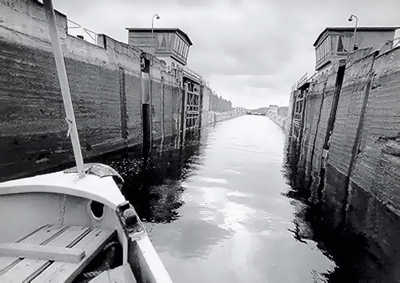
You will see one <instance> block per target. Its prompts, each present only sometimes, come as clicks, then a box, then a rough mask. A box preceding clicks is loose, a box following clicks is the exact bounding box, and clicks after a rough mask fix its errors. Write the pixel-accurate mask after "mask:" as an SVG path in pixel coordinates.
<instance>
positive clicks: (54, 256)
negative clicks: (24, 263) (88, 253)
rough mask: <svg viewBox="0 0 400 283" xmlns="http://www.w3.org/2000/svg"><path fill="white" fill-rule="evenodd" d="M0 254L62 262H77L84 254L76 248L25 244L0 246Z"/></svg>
mask: <svg viewBox="0 0 400 283" xmlns="http://www.w3.org/2000/svg"><path fill="white" fill-rule="evenodd" d="M0 254H1V255H5V256H13V257H17V258H20V257H23V258H29V259H43V260H54V261H64V262H74V263H77V262H79V261H80V260H81V259H82V258H83V257H84V256H85V252H84V251H83V250H80V249H76V248H62V247H51V246H42V245H32V244H26V243H5V244H0Z"/></svg>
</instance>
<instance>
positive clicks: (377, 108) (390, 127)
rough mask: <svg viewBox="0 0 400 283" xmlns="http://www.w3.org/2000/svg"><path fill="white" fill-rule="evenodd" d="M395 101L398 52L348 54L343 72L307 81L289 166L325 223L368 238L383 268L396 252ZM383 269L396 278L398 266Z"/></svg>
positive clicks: (399, 201)
mask: <svg viewBox="0 0 400 283" xmlns="http://www.w3.org/2000/svg"><path fill="white" fill-rule="evenodd" d="M340 68H343V69H342V70H344V77H343V81H342V82H341V81H340V79H339V81H338V78H339V77H340V76H341V75H339V73H341V72H342V71H341V70H340ZM399 95H400V48H395V49H393V50H389V51H387V52H385V53H383V54H379V52H377V51H374V50H373V49H372V48H365V49H361V50H357V51H355V52H352V53H351V54H349V55H348V57H347V59H346V62H345V67H344V65H343V67H341V66H340V65H339V64H337V65H335V66H333V67H332V68H331V70H330V71H329V72H328V73H326V74H322V75H320V76H317V77H315V78H314V79H313V80H312V82H311V83H310V87H309V89H308V92H307V95H306V104H305V110H304V112H303V116H304V121H303V123H302V125H301V129H302V132H303V136H302V139H301V141H300V146H299V149H298V150H299V152H300V156H299V157H298V159H297V160H294V162H295V163H296V166H297V174H298V175H301V177H300V179H304V180H306V181H307V180H308V182H305V186H306V187H305V189H308V190H309V191H310V194H311V196H312V197H313V198H314V199H317V201H319V202H321V203H322V204H323V205H322V210H321V217H322V219H323V221H324V222H325V223H329V226H330V227H331V228H333V229H343V227H345V229H347V230H351V231H353V232H355V233H356V234H361V235H364V236H366V238H367V239H368V240H367V241H368V246H369V250H370V252H371V253H372V254H375V255H377V256H378V258H380V259H382V260H383V262H385V260H388V259H389V258H390V256H393V251H396V250H399V248H400V244H399V243H398V241H397V240H396V237H397V235H398V231H399V229H400V224H399V220H400V124H399V115H400V102H399V100H398V97H399ZM335 97H336V99H335ZM293 103H295V101H294V102H293ZM335 104H336V105H337V108H336V107H335ZM293 127H294V126H293V123H292V128H293ZM291 130H293V129H291ZM330 131H332V136H330V134H329V132H330ZM327 141H329V142H327ZM292 143H293V141H292ZM291 146H292V147H293V148H295V145H294V144H292V145H291ZM313 198H312V199H313ZM396 231H397V232H396ZM385 264H387V268H388V270H391V272H390V273H389V272H388V273H387V274H388V276H389V274H391V275H390V276H394V277H393V278H396V276H399V275H400V274H399V272H398V270H399V267H400V266H398V265H399V264H398V263H396V262H386V263H385ZM387 279H388V280H389V279H390V278H387Z"/></svg>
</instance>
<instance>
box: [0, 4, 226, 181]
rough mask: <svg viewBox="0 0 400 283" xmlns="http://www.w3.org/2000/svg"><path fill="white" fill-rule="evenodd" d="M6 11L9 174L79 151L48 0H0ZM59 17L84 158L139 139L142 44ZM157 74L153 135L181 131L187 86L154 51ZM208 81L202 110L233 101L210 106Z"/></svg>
mask: <svg viewBox="0 0 400 283" xmlns="http://www.w3.org/2000/svg"><path fill="white" fill-rule="evenodd" d="M0 11H1V15H2V17H1V20H2V24H1V26H0V45H1V48H0V66H1V73H2V75H1V80H0V130H1V139H0V172H2V173H0V181H3V180H7V179H13V178H16V177H19V176H24V175H26V174H30V173H33V172H37V171H40V170H43V169H46V168H51V167H54V166H58V165H60V164H64V163H68V162H71V161H73V154H72V146H71V142H70V139H69V138H67V132H68V126H67V124H66V121H65V111H64V106H63V102H62V97H61V93H60V88H59V81H58V76H57V72H56V66H55V61H54V55H53V52H52V45H51V42H50V39H49V35H48V26H47V21H46V17H45V14H44V9H43V5H42V4H40V3H39V2H37V1H33V0H32V1H30V0H23V1H15V2H14V1H6V0H0ZM56 18H57V25H58V28H59V35H60V38H61V44H62V49H63V53H64V57H65V63H66V69H67V76H68V80H69V83H70V90H71V95H72V102H73V106H74V111H75V115H76V121H77V127H78V133H79V138H80V142H81V147H82V153H83V156H84V158H90V157H93V156H97V155H100V154H103V153H106V152H111V151H115V150H118V149H121V148H124V147H128V146H132V145H138V144H140V143H141V142H142V140H143V137H142V134H143V129H142V113H141V112H142V88H141V85H142V80H141V70H140V61H139V60H140V54H141V50H140V49H138V48H136V47H134V46H129V45H127V44H125V43H121V42H118V41H116V40H114V39H112V38H110V37H108V36H106V35H98V38H97V45H95V44H91V43H89V42H87V41H84V40H82V39H80V38H77V37H74V36H71V35H69V34H68V32H67V17H66V16H65V15H63V14H61V13H59V12H56ZM151 75H152V83H151V91H152V93H151V104H152V106H151V114H152V116H151V117H152V121H151V122H152V138H153V140H157V139H160V138H163V137H166V136H173V135H178V134H179V132H180V130H181V124H182V121H181V119H182V115H181V114H182V113H181V112H182V96H183V88H182V87H181V86H180V85H179V84H178V83H177V81H176V77H173V76H172V75H170V74H169V73H167V72H165V71H163V68H162V66H161V64H160V61H159V60H157V59H156V58H154V64H153V67H152V68H151ZM202 88H203V93H204V94H205V95H204V98H203V99H202V111H203V112H202V116H204V117H208V116H207V112H208V111H210V110H213V111H228V110H231V109H232V108H231V109H229V105H230V104H228V106H227V104H226V103H222V104H221V103H219V106H218V104H217V105H214V106H213V107H212V108H211V106H210V103H211V99H210V97H211V96H212V95H211V90H210V89H209V88H208V87H207V86H202ZM216 100H217V102H218V101H219V100H218V99H216ZM220 100H221V99H220ZM223 102H225V101H223ZM205 123H207V119H205Z"/></svg>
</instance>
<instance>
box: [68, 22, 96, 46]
mask: <svg viewBox="0 0 400 283" xmlns="http://www.w3.org/2000/svg"><path fill="white" fill-rule="evenodd" d="M67 21H68V22H69V23H71V24H74V25H75V26H72V27H71V26H68V30H69V29H82V30H83V31H84V32H85V33H86V34H87V35H88V36H89V37H90V38H91V39H92V40H93V43H94V44H97V36H98V34H97V33H95V32H94V31H92V30H90V29H87V28H85V27H82V26H81V25H80V24H78V23H77V22H74V21H72V20H70V19H67Z"/></svg>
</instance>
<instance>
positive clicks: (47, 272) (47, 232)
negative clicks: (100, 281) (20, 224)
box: [0, 225, 114, 283]
mask: <svg viewBox="0 0 400 283" xmlns="http://www.w3.org/2000/svg"><path fill="white" fill-rule="evenodd" d="M113 233H114V231H111V230H102V229H100V228H90V227H83V226H56V225H46V226H43V227H40V228H39V229H37V230H36V231H33V232H32V233H30V234H28V235H26V236H24V237H22V238H20V239H18V240H17V241H15V242H14V243H5V244H0V282H32V283H35V282H36V283H37V282H57V283H58V282H72V281H73V280H74V279H75V278H76V277H77V276H78V275H79V274H80V273H81V272H82V270H83V269H84V268H85V267H86V266H87V265H88V263H89V262H90V261H91V260H92V259H93V258H94V257H95V256H96V255H97V254H98V253H99V252H100V251H101V250H102V249H103V247H104V246H105V245H106V244H107V243H108V241H109V240H110V238H111V237H112V235H113Z"/></svg>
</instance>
